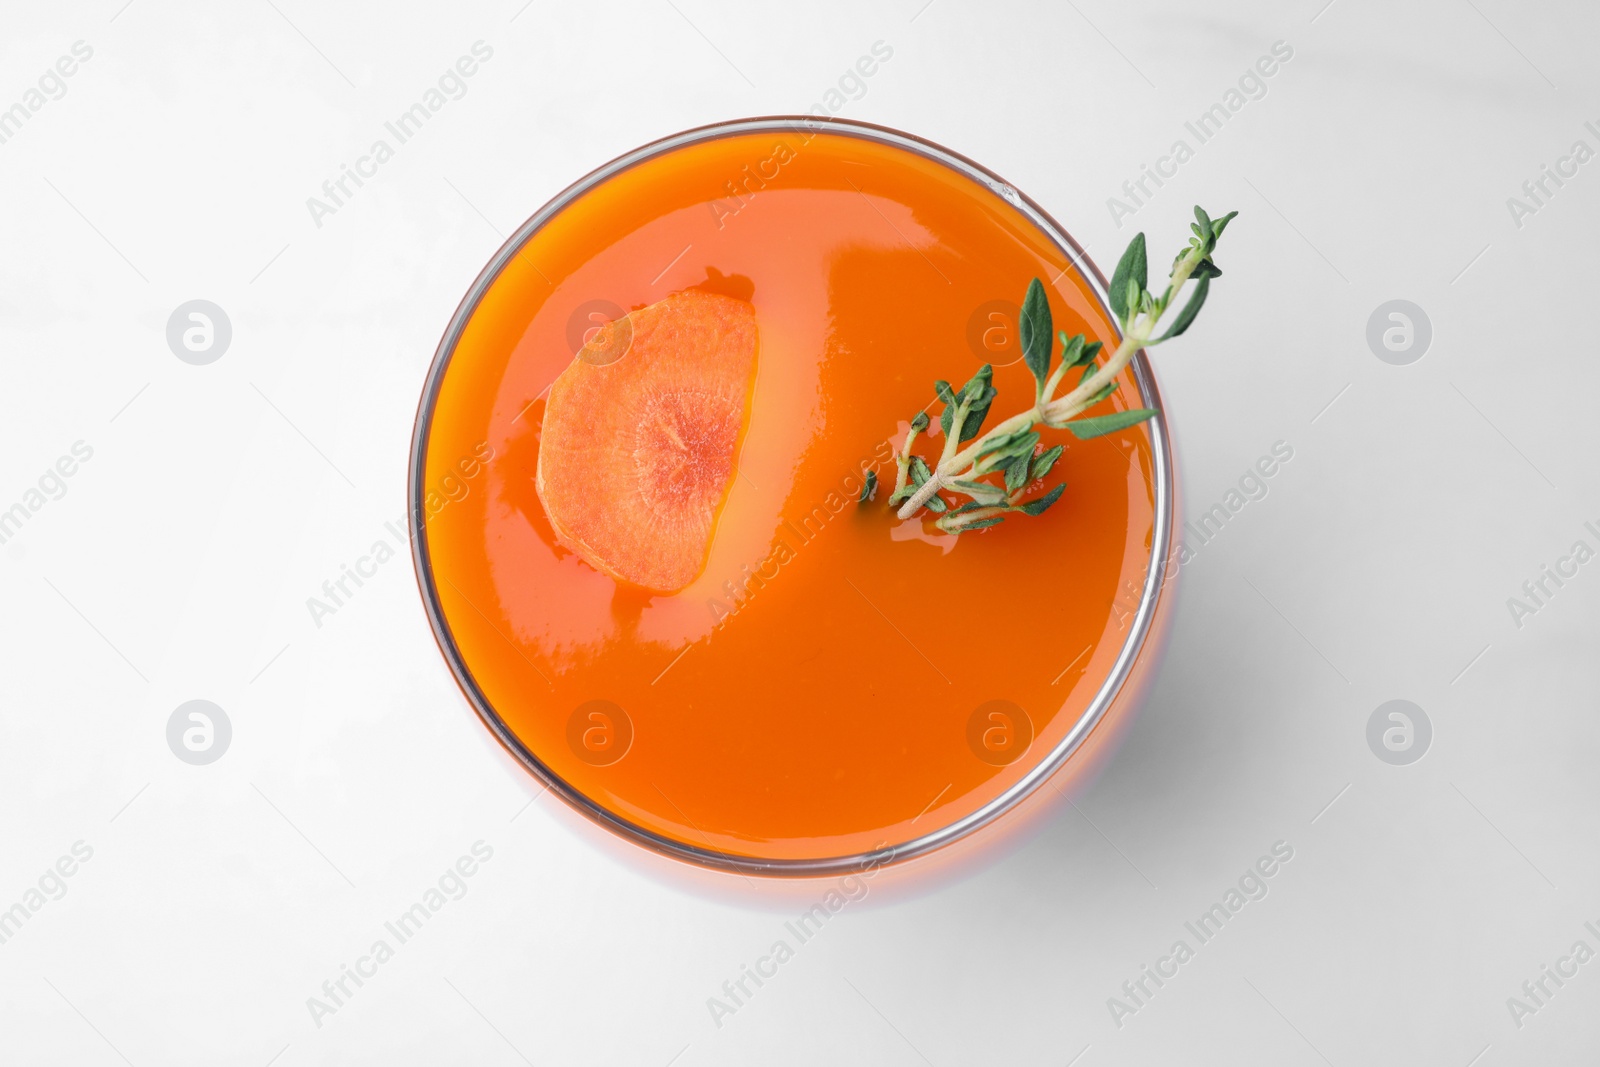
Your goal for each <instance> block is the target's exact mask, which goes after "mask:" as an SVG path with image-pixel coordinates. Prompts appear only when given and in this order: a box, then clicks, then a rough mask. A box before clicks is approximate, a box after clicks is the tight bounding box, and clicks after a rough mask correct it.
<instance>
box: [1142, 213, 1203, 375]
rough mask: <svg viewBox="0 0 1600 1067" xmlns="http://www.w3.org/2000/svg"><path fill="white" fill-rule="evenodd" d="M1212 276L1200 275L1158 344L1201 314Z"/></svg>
mask: <svg viewBox="0 0 1600 1067" xmlns="http://www.w3.org/2000/svg"><path fill="white" fill-rule="evenodd" d="M1195 210H1197V211H1198V210H1199V209H1198V208H1196V209H1195ZM1212 277H1214V275H1210V274H1202V275H1200V280H1199V281H1198V282H1196V283H1195V287H1194V293H1193V294H1191V295H1190V297H1189V302H1188V303H1187V304H1185V305H1183V310H1182V311H1179V312H1178V317H1177V318H1175V319H1173V320H1172V328H1171V329H1170V330H1168V331H1167V332H1166V333H1164V334H1162V335H1161V336H1160V337H1157V338H1156V340H1155V343H1156V344H1160V343H1161V342H1162V341H1170V340H1172V339H1173V338H1174V337H1177V336H1178V335H1179V334H1181V333H1182V332H1183V331H1184V330H1187V329H1188V328H1189V324H1190V323H1192V322H1194V317H1195V316H1196V315H1198V314H1200V309H1201V308H1202V307H1204V306H1205V302H1206V294H1207V293H1209V292H1210V291H1211V279H1212Z"/></svg>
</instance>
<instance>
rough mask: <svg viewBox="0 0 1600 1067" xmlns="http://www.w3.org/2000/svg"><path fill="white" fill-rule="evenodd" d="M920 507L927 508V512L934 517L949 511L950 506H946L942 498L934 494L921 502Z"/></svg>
mask: <svg viewBox="0 0 1600 1067" xmlns="http://www.w3.org/2000/svg"><path fill="white" fill-rule="evenodd" d="M922 506H923V507H925V508H927V509H928V510H929V511H931V512H933V513H934V514H936V515H942V514H944V512H945V511H947V510H948V509H949V507H950V505H948V504H946V503H945V502H944V498H943V497H941V496H940V495H939V494H938V493H934V494H933V495H932V496H930V497H929V498H928V499H927V500H925V501H923V504H922Z"/></svg>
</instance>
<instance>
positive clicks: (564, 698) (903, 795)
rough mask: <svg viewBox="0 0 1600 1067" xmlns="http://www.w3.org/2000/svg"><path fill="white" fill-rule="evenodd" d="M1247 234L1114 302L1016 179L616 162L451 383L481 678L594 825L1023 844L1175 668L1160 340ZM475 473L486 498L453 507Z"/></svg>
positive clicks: (428, 507) (861, 156) (451, 584)
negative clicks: (1167, 658) (467, 469)
mask: <svg viewBox="0 0 1600 1067" xmlns="http://www.w3.org/2000/svg"><path fill="white" fill-rule="evenodd" d="M1232 218H1233V216H1232V215H1231V214H1229V215H1226V216H1222V217H1220V218H1216V219H1213V218H1211V217H1210V216H1209V215H1207V214H1206V213H1205V212H1204V211H1202V210H1200V209H1199V208H1196V209H1195V224H1194V226H1193V227H1192V234H1193V236H1192V237H1191V238H1190V240H1189V243H1188V245H1187V246H1186V247H1184V248H1183V249H1182V251H1181V252H1179V254H1178V255H1177V257H1176V259H1174V260H1173V261H1172V264H1171V266H1170V267H1165V266H1163V265H1161V264H1162V263H1164V261H1159V262H1158V264H1157V265H1155V266H1154V267H1152V265H1151V264H1149V263H1148V262H1147V250H1146V245H1145V240H1144V235H1142V234H1141V235H1139V237H1138V238H1136V239H1135V240H1134V242H1133V243H1132V244H1131V245H1130V246H1129V248H1128V251H1127V253H1126V254H1125V255H1124V256H1123V257H1122V259H1121V261H1120V262H1119V263H1118V266H1117V269H1116V271H1115V273H1114V274H1113V277H1112V279H1111V281H1110V282H1109V283H1105V282H1104V281H1102V280H1101V279H1100V277H1099V275H1098V274H1097V273H1096V272H1095V270H1094V268H1093V267H1092V266H1091V265H1090V264H1089V263H1088V262H1087V260H1086V258H1085V257H1084V255H1083V253H1082V251H1081V249H1079V248H1078V247H1077V246H1076V245H1075V244H1073V242H1072V241H1071V239H1070V238H1069V237H1067V236H1066V235H1065V234H1064V233H1063V232H1062V231H1061V230H1060V228H1059V227H1058V226H1057V225H1056V224H1055V223H1054V222H1053V221H1052V220H1051V219H1050V218H1049V216H1048V215H1046V214H1045V213H1044V212H1043V211H1042V210H1040V209H1039V208H1038V207H1037V206H1036V205H1034V204H1033V203H1032V202H1031V201H1029V200H1027V199H1026V198H1025V197H1023V196H1021V195H1020V194H1019V193H1017V192H1016V190H1014V189H1012V188H1011V187H1010V186H1008V185H1006V184H1005V183H1004V182H1003V181H1001V180H1000V179H999V178H997V177H996V176H994V175H992V174H990V173H989V172H987V171H985V170H983V169H982V168H980V167H978V166H977V165H976V164H974V163H971V162H970V161H968V160H966V159H964V158H962V157H960V156H957V155H955V154H953V153H950V152H948V151H946V150H944V149H942V148H939V147H938V146H935V145H932V144H929V143H927V142H924V141H920V140H917V139H915V138H912V137H910V136H907V135H905V134H901V133H897V132H895V131H892V130H886V129H883V128H881V127H875V126H867V125H864V124H859V123H850V122H843V121H839V120H816V119H809V118H776V119H753V120H745V121H739V122H730V123H724V124H721V125H719V126H715V127H708V128H705V129H701V130H693V131H689V132H687V133H684V134H680V135H677V136H675V137H671V138H668V139H666V140H664V141H660V142H656V143H655V144H652V145H647V146H645V147H644V148H641V149H638V150H636V151H635V152H633V153H630V154H629V155H627V156H625V157H623V158H621V159H619V160H617V161H615V162H613V163H611V164H608V165H607V166H605V167H603V168H601V169H600V170H598V171H596V172H595V173H593V174H591V175H589V176H588V177H586V178H584V179H583V180H581V181H580V182H578V183H577V184H576V185H574V186H572V187H571V188H570V189H568V190H567V191H565V192H564V193H562V194H561V195H560V196H559V197H557V198H556V199H555V200H554V201H552V202H551V203H550V204H548V205H546V206H545V207H544V208H543V209H541V210H540V211H539V212H538V213H537V214H536V215H535V216H534V217H533V218H531V219H530V220H529V221H528V222H527V223H526V224H525V225H524V226H523V227H522V228H521V229H520V230H519V231H518V233H517V234H516V235H514V236H513V238H512V239H511V240H510V241H508V242H507V244H506V245H505V247H504V248H502V249H501V251H500V252H499V254H498V255H497V256H496V257H495V259H494V260H493V261H492V262H491V263H490V264H489V265H488V267H486V268H485V270H484V272H483V273H482V275H481V276H480V277H479V279H478V281H477V282H476V283H475V284H474V285H473V287H472V289H471V291H470V292H469V293H468V295H467V297H466V299H465V300H464V301H463V303H462V305H461V308H460V309H459V310H458V311H457V313H456V316H455V318H454V320H453V321H452V322H451V324H450V326H449V328H448V330H447V331H446V333H445V337H444V340H443V342H442V343H441V345H440V348H439V352H438V355H437V357H436V359H435V361H434V365H433V368H432V370H431V372H430V374H429V378H428V382H427V386H426V389H425V391H424V395H423V398H422V403H421V407H420V411H419V415H418V420H417V429H416V434H415V440H414V446H413V456H412V470H411V479H410V493H411V504H412V517H413V543H414V549H415V559H416V565H417V573H418V577H419V582H420V584H421V587H422V592H423V599H424V602H425V604H426V606H427V610H428V613H429V617H430V621H431V623H432V625H433V628H434V632H435V635H436V637H437V639H438V642H439V645H440V648H441V650H442V651H443V653H444V655H445V658H446V660H447V661H448V663H449V664H450V666H451V669H452V671H453V672H454V673H455V676H456V678H457V680H458V682H459V683H460V685H461V687H462V690H463V692H464V693H465V694H466V696H467V697H468V699H469V701H470V702H471V703H472V705H473V707H474V708H475V709H476V711H477V712H478V714H479V715H480V717H481V718H482V719H483V721H484V722H485V724H486V725H488V726H489V727H490V729H491V730H492V731H493V732H494V733H495V734H496V736H497V737H498V738H499V739H500V741H501V742H502V743H503V744H504V745H505V746H506V747H507V748H508V749H509V750H510V751H511V752H512V753H513V754H514V755H515V756H516V757H517V758H518V759H519V760H520V761H521V762H522V763H523V764H524V765H525V766H526V767H527V768H528V769H529V771H531V772H532V773H533V774H534V775H536V776H537V777H539V778H540V779H541V780H543V781H544V782H545V783H547V784H548V785H549V786H550V788H551V789H552V791H554V792H555V793H556V794H557V795H559V796H560V797H562V798H563V799H564V800H566V801H567V802H568V803H569V804H571V805H573V807H575V808H576V809H577V810H579V811H581V812H583V813H584V814H586V815H588V816H590V817H591V818H592V819H594V820H595V821H597V822H599V823H601V824H602V825H604V826H606V827H607V828H609V829H610V830H612V831H614V832H616V833H618V834H620V835H622V836H623V837H625V838H627V839H630V840H632V841H635V842H637V843H639V844H642V845H645V846H647V847H649V848H651V849H653V850H655V851H656V852H659V853H664V854H666V855H669V856H673V857H676V858H679V859H683V860H687V861H690V862H693V863H696V864H699V865H702V866H705V867H711V868H721V869H728V870H735V871H739V872H742V873H745V874H755V873H759V874H774V875H780V874H799V875H804V874H820V873H827V872H833V871H840V870H844V869H847V868H855V869H860V868H862V867H863V866H866V865H872V866H877V865H881V864H883V863H888V862H896V861H901V860H906V859H909V858H911V857H916V856H922V855H924V854H929V853H932V852H934V851H935V850H937V849H940V848H941V847H942V846H945V845H949V844H952V843H954V842H957V841H967V842H969V843H970V842H971V841H973V840H978V839H982V838H984V837H986V836H991V835H996V834H999V833H1000V832H1001V830H1000V827H1002V826H1003V825H1004V824H1006V822H1007V821H1008V819H1010V820H1013V821H1015V820H1016V819H1020V818H1021V817H1022V816H1021V813H1022V812H1023V811H1024V809H1027V808H1029V806H1030V805H1037V804H1038V803H1040V798H1041V797H1042V796H1046V795H1050V794H1054V793H1055V792H1056V789H1054V788H1052V789H1046V788H1044V787H1045V786H1047V785H1049V786H1055V787H1059V786H1060V785H1061V783H1062V782H1063V781H1066V780H1069V779H1071V777H1072V776H1073V774H1074V772H1075V770H1081V769H1082V768H1085V767H1088V766H1090V765H1091V764H1092V763H1093V762H1094V760H1095V759H1096V758H1097V757H1096V755H1095V753H1096V752H1097V751H1099V752H1103V751H1104V750H1105V749H1106V748H1107V745H1108V744H1109V742H1110V740H1113V739H1114V737H1115V734H1116V731H1117V729H1118V725H1119V723H1120V722H1121V721H1124V720H1125V719H1126V718H1127V714H1128V709H1129V708H1130V707H1131V705H1132V703H1133V700H1134V698H1135V695H1136V694H1135V690H1136V688H1137V685H1138V681H1139V678H1140V675H1141V671H1142V670H1143V669H1145V668H1146V667H1147V666H1148V664H1149V661H1150V659H1151V658H1152V656H1151V654H1150V653H1149V648H1150V646H1151V645H1152V644H1153V642H1154V641H1155V638H1156V632H1157V630H1158V628H1159V626H1158V624H1159V615H1160V609H1161V606H1162V604H1163V592H1164V590H1165V589H1166V586H1167V584H1168V581H1167V580H1168V578H1169V577H1170V575H1169V571H1170V570H1171V567H1170V565H1169V564H1170V560H1169V555H1170V552H1171V550H1172V534H1173V529H1174V515H1173V506H1174V505H1173V499H1174V488H1173V483H1172V461H1171V455H1170V449H1169V444H1168V440H1167V437H1166V431H1165V426H1164V421H1163V418H1162V414H1161V403H1160V398H1159V395H1158V393H1157V391H1156V387H1155V382H1154V379H1153V377H1152V375H1151V372H1150V368H1149V365H1148V362H1147V360H1146V357H1145V354H1144V352H1145V350H1146V349H1148V348H1150V347H1152V346H1154V345H1156V344H1159V343H1163V342H1165V341H1167V340H1171V339H1173V338H1175V337H1177V336H1180V335H1181V334H1183V333H1184V332H1185V331H1186V330H1187V329H1188V328H1189V326H1190V325H1191V323H1192V322H1193V321H1194V319H1195V315H1196V314H1197V313H1198V312H1199V310H1200V309H1201V306H1202V305H1203V303H1204V301H1205V300H1206V297H1207V294H1208V292H1209V287H1210V283H1211V279H1212V278H1214V277H1216V276H1218V275H1220V273H1221V272H1220V271H1219V270H1218V269H1217V268H1216V266H1215V264H1214V262H1213V260H1212V254H1213V252H1214V249H1215V247H1216V244H1217V241H1218V238H1220V237H1221V235H1222V233H1223V230H1224V229H1225V228H1226V227H1227V225H1228V223H1229V221H1230V220H1231V219H1232ZM1174 243H1176V242H1174ZM463 460H467V461H470V462H480V461H481V462H483V464H484V466H485V469H486V477H484V478H483V479H482V480H481V481H480V482H479V483H478V485H479V487H478V488H475V489H474V490H473V491H472V492H470V493H468V494H467V495H466V496H464V497H455V498H452V497H449V496H446V495H444V494H442V493H441V492H440V489H439V487H440V485H441V482H442V481H444V480H446V479H449V478H450V476H451V474H452V472H454V471H456V470H457V469H458V465H459V464H460V463H461V462H462V461H463ZM1052 779H1054V780H1052Z"/></svg>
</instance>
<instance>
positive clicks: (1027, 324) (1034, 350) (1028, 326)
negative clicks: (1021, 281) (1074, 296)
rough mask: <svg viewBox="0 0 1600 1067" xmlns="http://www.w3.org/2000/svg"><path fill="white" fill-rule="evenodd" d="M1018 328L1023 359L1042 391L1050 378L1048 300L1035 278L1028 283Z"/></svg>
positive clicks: (1040, 283) (1041, 283)
mask: <svg viewBox="0 0 1600 1067" xmlns="http://www.w3.org/2000/svg"><path fill="white" fill-rule="evenodd" d="M1017 325H1018V332H1019V334H1020V335H1021V340H1022V359H1023V361H1024V362H1025V363H1027V365H1028V369H1029V370H1030V371H1032V372H1033V380H1034V381H1035V382H1036V383H1038V385H1037V387H1038V389H1039V390H1040V391H1041V392H1042V391H1043V389H1044V383H1045V379H1046V378H1048V377H1050V340H1051V338H1050V300H1049V298H1048V297H1047V296H1045V292H1044V282H1042V281H1040V280H1039V279H1038V278H1035V279H1033V280H1032V281H1031V282H1029V283H1028V295H1027V296H1025V297H1023V298H1022V314H1021V315H1020V316H1019V318H1018V322H1017Z"/></svg>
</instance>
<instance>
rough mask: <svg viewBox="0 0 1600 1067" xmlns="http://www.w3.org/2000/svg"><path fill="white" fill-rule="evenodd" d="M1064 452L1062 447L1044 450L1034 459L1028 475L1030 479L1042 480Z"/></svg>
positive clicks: (1057, 446)
mask: <svg viewBox="0 0 1600 1067" xmlns="http://www.w3.org/2000/svg"><path fill="white" fill-rule="evenodd" d="M1064 451H1066V449H1065V447H1064V446H1062V445H1056V446H1055V447H1054V448H1049V449H1046V450H1045V451H1044V452H1041V453H1040V454H1039V455H1038V456H1036V457H1035V458H1034V461H1033V468H1032V470H1030V471H1029V472H1028V473H1029V474H1030V475H1031V478H1043V477H1044V476H1045V475H1046V474H1049V473H1050V468H1051V467H1054V466H1055V465H1056V460H1058V459H1060V458H1061V453H1062V452H1064Z"/></svg>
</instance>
